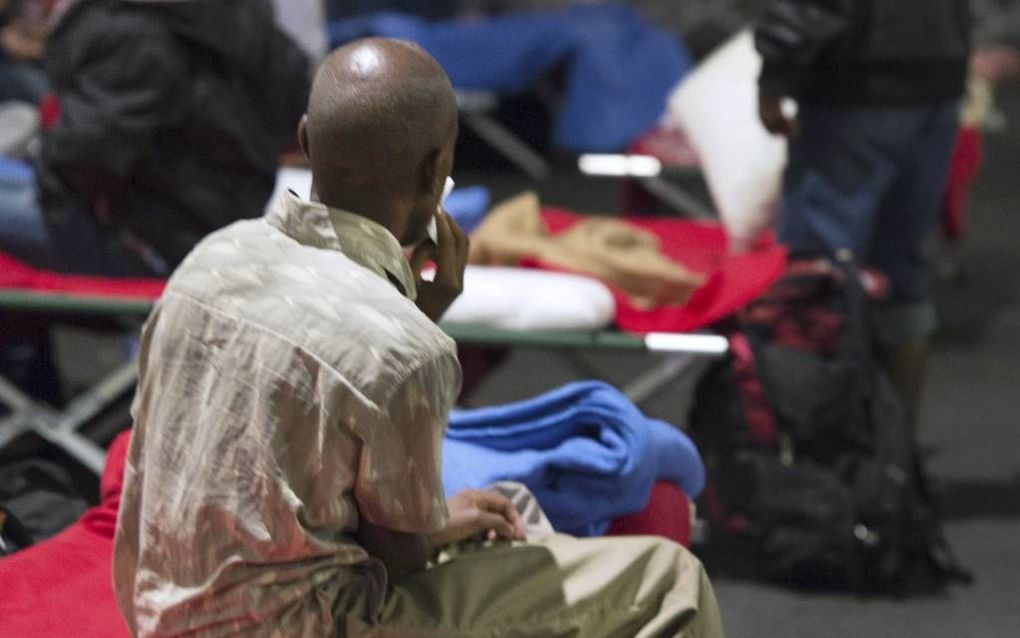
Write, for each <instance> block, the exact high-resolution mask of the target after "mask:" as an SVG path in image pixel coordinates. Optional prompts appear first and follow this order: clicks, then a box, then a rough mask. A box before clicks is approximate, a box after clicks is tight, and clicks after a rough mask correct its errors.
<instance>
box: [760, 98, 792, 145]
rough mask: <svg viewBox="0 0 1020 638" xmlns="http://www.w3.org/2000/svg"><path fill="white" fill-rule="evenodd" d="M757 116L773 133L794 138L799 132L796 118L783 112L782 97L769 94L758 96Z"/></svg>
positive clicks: (766, 128)
mask: <svg viewBox="0 0 1020 638" xmlns="http://www.w3.org/2000/svg"><path fill="white" fill-rule="evenodd" d="M758 117H760V118H761V123H762V124H764V125H765V130H767V131H768V132H769V133H772V134H773V135H782V136H784V137H789V138H794V137H796V136H797V133H799V132H800V125H799V123H798V122H797V118H792V117H787V116H786V115H785V114H784V113H783V99H782V98H781V97H773V96H769V95H764V94H762V95H759V96H758Z"/></svg>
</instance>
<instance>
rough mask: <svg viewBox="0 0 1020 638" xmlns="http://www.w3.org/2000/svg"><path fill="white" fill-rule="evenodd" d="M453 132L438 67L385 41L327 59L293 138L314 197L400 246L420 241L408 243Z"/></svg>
mask: <svg viewBox="0 0 1020 638" xmlns="http://www.w3.org/2000/svg"><path fill="white" fill-rule="evenodd" d="M456 134H457V103H456V98H455V96H454V93H453V88H452V87H451V85H450V80H449V78H448V77H447V76H446V73H445V72H444V71H443V69H442V67H440V66H439V63H437V62H436V61H435V60H434V59H433V58H432V57H431V56H429V55H428V53H426V52H425V51H424V50H423V49H421V48H420V47H418V46H416V45H414V44H411V43H408V42H403V41H398V40H390V39H385V38H369V39H364V40H358V41H356V42H353V43H351V44H349V45H347V46H344V47H342V48H340V49H338V50H337V51H335V52H334V53H333V54H332V55H330V56H329V57H328V58H326V60H325V61H324V62H323V63H322V65H321V66H320V67H319V70H318V72H317V74H316V76H315V81H314V83H313V85H312V92H311V97H310V99H309V104H308V112H307V116H306V119H305V121H304V122H302V127H301V130H300V136H301V143H302V147H303V148H304V150H305V152H306V153H307V155H308V158H309V161H310V162H311V165H312V173H313V179H314V185H315V191H316V197H318V199H319V200H320V201H322V202H323V203H325V204H326V205H328V206H333V207H336V208H342V209H345V210H348V211H350V212H353V213H357V214H360V215H364V216H366V217H370V218H373V219H375V220H376V221H379V222H380V223H382V224H383V225H384V226H387V227H388V228H390V230H391V231H394V234H396V235H397V237H398V239H401V240H405V239H407V240H414V239H417V237H413V236H407V235H417V234H418V231H423V225H424V224H427V222H428V218H429V216H430V215H431V212H432V211H434V210H435V205H436V204H438V200H439V196H440V193H441V190H442V184H443V182H444V181H445V178H446V175H447V174H448V173H449V170H450V168H451V166H452V162H453V157H452V156H453V142H454V140H455V139H456ZM430 206H431V210H430V208H429V207H430ZM419 222H420V223H419ZM418 226H422V228H418Z"/></svg>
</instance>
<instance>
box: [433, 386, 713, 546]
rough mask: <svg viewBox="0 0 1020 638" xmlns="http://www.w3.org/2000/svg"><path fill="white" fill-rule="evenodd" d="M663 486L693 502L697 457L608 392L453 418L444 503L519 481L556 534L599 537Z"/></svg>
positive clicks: (589, 389) (563, 391)
mask: <svg viewBox="0 0 1020 638" xmlns="http://www.w3.org/2000/svg"><path fill="white" fill-rule="evenodd" d="M658 480H665V481H670V482H673V483H675V484H676V485H678V486H679V487H680V488H681V489H683V490H684V492H686V493H687V494H688V495H689V496H691V497H692V498H693V497H696V496H697V495H699V494H700V493H701V490H702V488H703V487H704V484H705V468H704V466H703V465H702V462H701V456H700V455H699V454H698V451H697V449H696V448H695V447H694V444H693V443H692V442H691V440H690V439H688V438H687V436H686V435H685V434H683V433H682V432H681V431H680V430H678V429H677V428H675V427H673V426H672V425H669V424H668V423H664V422H662V421H658V420H655V419H649V418H647V417H645V416H644V415H643V414H641V412H640V411H639V410H638V409H637V407H635V406H634V404H633V403H632V402H631V401H630V399H628V398H627V397H626V396H625V395H624V394H623V393H621V392H620V391H619V390H617V389H616V388H614V387H612V386H610V385H608V384H606V383H602V382H598V381H585V382H578V383H571V384H568V385H566V386H564V387H562V388H560V389H558V390H555V391H553V392H549V393H547V394H544V395H542V396H539V397H536V398H534V399H531V400H528V401H522V402H520V403H512V404H509V405H505V406H498V407H491V408H481V409H476V410H455V411H454V412H453V414H451V415H450V428H449V431H448V433H447V435H446V440H445V442H444V445H443V485H444V488H445V489H446V492H447V494H453V493H455V492H459V491H460V490H463V489H468V488H480V487H484V486H486V485H489V484H490V483H493V482H496V481H517V482H520V483H523V484H525V485H527V486H528V487H529V488H530V489H531V491H532V492H533V493H534V494H535V496H536V497H537V498H538V501H539V503H540V504H541V505H542V508H543V509H544V510H545V511H546V514H548V516H549V520H550V521H552V523H553V526H554V527H555V528H556V529H557V530H559V531H563V532H567V533H570V534H574V535H577V536H597V535H599V534H602V533H603V532H604V531H605V528H606V527H607V525H608V524H609V521H610V520H612V519H613V518H616V517H618V516H622V515H625V514H631V513H633V512H637V511H640V510H641V509H642V508H644V506H645V505H646V503H647V501H648V497H649V494H650V492H651V489H652V484H653V483H654V482H655V481H658Z"/></svg>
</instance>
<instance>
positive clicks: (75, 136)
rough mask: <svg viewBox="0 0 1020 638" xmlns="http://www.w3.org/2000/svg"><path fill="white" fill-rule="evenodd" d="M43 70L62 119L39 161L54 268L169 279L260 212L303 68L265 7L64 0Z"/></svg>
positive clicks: (306, 74) (305, 77)
mask: <svg viewBox="0 0 1020 638" xmlns="http://www.w3.org/2000/svg"><path fill="white" fill-rule="evenodd" d="M55 11H56V16H55V19H54V25H53V28H52V32H51V34H50V41H49V46H48V48H47V51H46V57H45V66H46V70H47V72H48V73H49V75H50V79H51V81H52V83H53V87H54V91H55V93H56V99H57V101H58V103H59V115H58V116H57V118H56V121H55V122H54V123H53V124H52V126H51V127H50V128H49V129H48V130H46V131H45V132H44V134H43V137H42V148H41V156H40V158H39V161H38V166H37V176H38V184H39V190H40V203H41V206H42V212H43V216H44V218H45V221H46V226H47V228H48V231H49V241H50V244H51V245H50V255H51V261H52V263H51V264H50V265H51V266H52V267H55V268H57V269H60V270H64V271H71V272H81V273H90V274H103V275H128V274H132V275H160V276H162V275H166V274H167V273H168V272H169V271H171V270H172V269H173V268H174V267H175V266H176V265H177V264H179V263H180V261H181V260H182V259H183V258H184V256H185V255H186V254H187V253H188V251H189V250H190V249H191V248H192V247H193V246H194V245H195V244H196V243H198V241H199V240H200V239H202V237H204V236H205V235H207V234H208V233H210V232H212V231H214V230H216V229H218V228H221V227H223V226H226V225H227V224H229V223H231V222H233V221H235V220H238V219H242V218H251V217H258V216H260V215H261V214H262V213H263V210H264V208H265V205H266V203H267V200H268V199H269V196H270V194H271V193H272V190H273V186H274V183H275V177H276V169H277V164H278V161H279V158H280V155H281V154H282V152H283V151H284V150H285V149H286V148H287V146H288V144H290V143H291V142H292V140H293V131H294V127H295V126H296V124H297V122H298V119H299V118H300V116H301V114H302V112H303V110H304V104H305V102H306V100H307V96H308V88H309V82H310V69H311V67H310V61H309V59H308V57H307V56H306V55H305V54H304V53H303V52H302V51H301V50H300V49H299V47H298V46H297V45H296V44H295V43H294V42H293V41H292V40H291V39H290V38H288V37H287V36H285V35H284V34H283V33H282V32H281V31H280V30H279V29H277V27H276V26H275V23H274V14H273V7H272V4H271V3H270V2H269V0H221V1H218V2H200V1H190V0H71V1H64V2H61V3H59V4H58V6H57V8H56V10H55Z"/></svg>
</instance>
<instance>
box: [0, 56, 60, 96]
mask: <svg viewBox="0 0 1020 638" xmlns="http://www.w3.org/2000/svg"><path fill="white" fill-rule="evenodd" d="M49 90H50V81H49V79H48V78H47V77H46V73H44V72H43V70H42V69H41V68H39V67H38V66H36V65H34V64H29V63H27V62H17V61H14V60H9V59H6V58H3V57H0V102H7V101H15V102H27V103H29V104H39V101H40V100H41V99H42V96H43V95H45V94H46V92H47V91H49Z"/></svg>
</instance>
